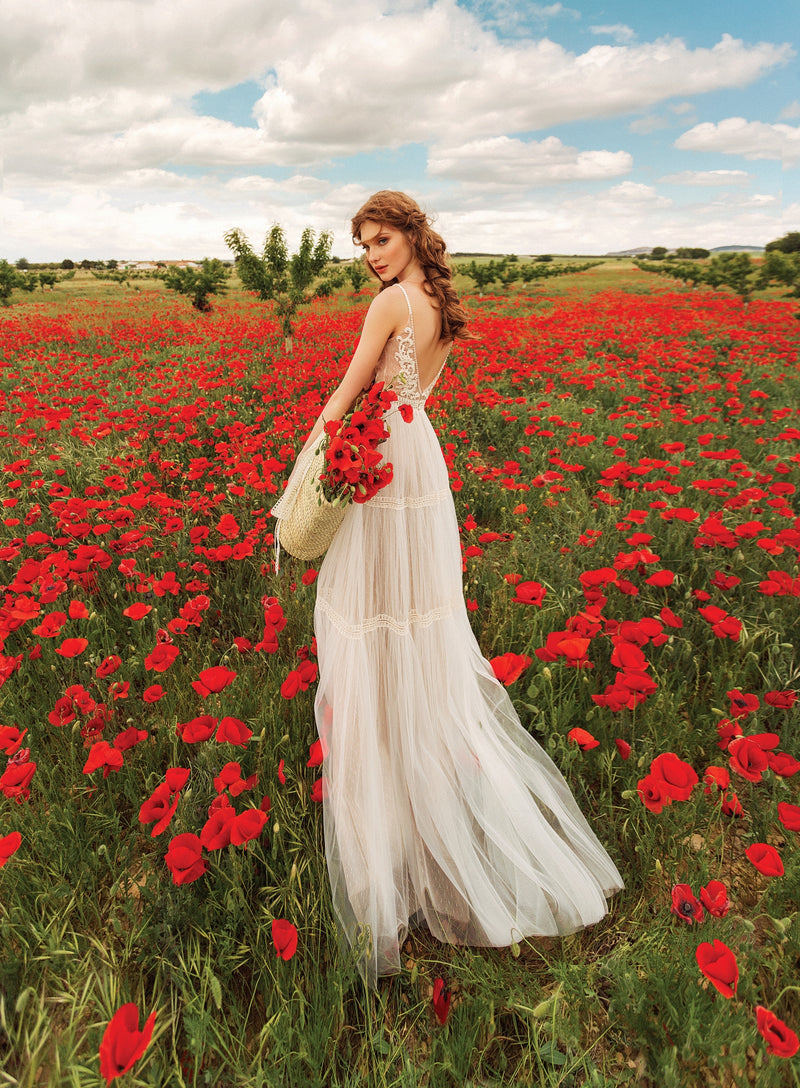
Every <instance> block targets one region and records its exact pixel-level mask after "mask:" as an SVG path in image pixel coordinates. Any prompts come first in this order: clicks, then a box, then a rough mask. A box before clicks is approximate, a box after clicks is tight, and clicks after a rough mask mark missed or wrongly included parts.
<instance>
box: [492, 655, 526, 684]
mask: <svg viewBox="0 0 800 1088" xmlns="http://www.w3.org/2000/svg"><path fill="white" fill-rule="evenodd" d="M530 663H531V658H529V657H528V656H527V654H515V653H511V652H509V653H505V654H501V655H500V656H499V657H493V658H492V659H491V661H490V662H489V664H490V665H491V666H492V671H493V672H494V674H495V676H496V677H497V679H498V680H499V681H500V683H501V684H504V685H505V687H509V686H510V685H511V684H513V683H514V681H515V680H518V679H519V677H520V676H522V674H523V672H524V671H525V670H526V669H527V667H528V666H529V665H530Z"/></svg>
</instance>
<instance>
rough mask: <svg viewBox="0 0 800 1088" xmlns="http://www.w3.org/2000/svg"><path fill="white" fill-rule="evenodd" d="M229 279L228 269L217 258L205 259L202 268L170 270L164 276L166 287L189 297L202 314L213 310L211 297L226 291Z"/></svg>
mask: <svg viewBox="0 0 800 1088" xmlns="http://www.w3.org/2000/svg"><path fill="white" fill-rule="evenodd" d="M227 277H228V270H227V268H226V267H225V265H224V264H223V263H222V261H220V260H219V259H218V258H216V257H214V258H213V259H212V260H209V258H208V257H204V258H203V264H202V266H201V267H200V268H170V269H168V270H167V271H166V272H165V273H164V274H163V280H164V284H165V286H166V287H168V288H169V290H170V291H177V292H178V294H179V295H188V296H189V298H190V299H191V300H192V306H194V308H195V310H199V311H200V312H201V313H208V311H209V310H210V309H211V303H210V301H209V298H208V296H209V295H216V294H219V293H220V292H221V291H224V290H225V280H226V279H227Z"/></svg>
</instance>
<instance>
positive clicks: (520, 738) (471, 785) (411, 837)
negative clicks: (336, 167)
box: [273, 191, 622, 985]
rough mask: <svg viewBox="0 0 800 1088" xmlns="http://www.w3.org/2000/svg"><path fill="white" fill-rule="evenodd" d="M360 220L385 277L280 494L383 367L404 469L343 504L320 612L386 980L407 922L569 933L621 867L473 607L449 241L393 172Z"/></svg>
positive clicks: (498, 942) (333, 787)
mask: <svg viewBox="0 0 800 1088" xmlns="http://www.w3.org/2000/svg"><path fill="white" fill-rule="evenodd" d="M352 233H353V239H354V241H355V242H356V244H357V245H360V246H361V247H362V248H363V250H364V256H365V260H366V264H367V267H368V268H369V269H370V271H371V272H372V274H373V275H374V276H375V277H376V278H377V279H378V280H379V281H380V284H381V287H380V292H379V294H378V295H377V296H376V298H375V299H374V300H373V302H372V304H371V305H370V307H369V311H368V313H367V316H366V318H365V320H364V325H363V328H362V331H361V336H360V339H359V341H358V344H357V346H356V349H355V352H354V354H353V357H352V361H351V362H350V365H349V367H348V368H347V372H346V373H345V375H344V377H343V378H342V380H341V382H340V383H339V385H338V386H337V388H336V389H335V390H334V392H333V393H332V395H331V396H330V397H329V398H328V400H327V402H326V403H325V405H324V408H323V410H322V413H321V414H320V417H319V419H318V420H317V422H316V423H315V425H314V427H313V428H312V430H311V432H310V434H309V436H308V438H307V440H306V442H305V445H304V447H303V450H302V451H301V453H300V456H299V457H298V460H297V463H296V465H295V468H294V469H293V471H292V474H291V476H290V478H289V481H288V483H287V488H286V491H285V492H284V494H283V496H282V497H281V499H280V500H279V502H278V503H277V504H276V505H275V506H274V507H273V514H274V515H275V516H276V517H278V518H280V517H281V515H282V514H285V512H286V510H287V509H288V507H289V505H290V503H291V498H292V495H293V493H294V492H295V490H296V488H297V486H298V484H299V482H300V480H301V479H302V476H303V471H304V468H305V466H306V464H307V463H308V458H309V456H310V455H311V453H312V452H313V450H314V448H315V446H316V444H317V439H318V437H319V436H320V434H321V433H322V429H323V427H324V424H325V421H326V420H331V419H337V418H341V416H342V415H343V414H344V413H345V412H346V411H348V410H349V409H350V408H351V407H352V405H353V403H354V402H355V400H356V398H357V397H358V395H359V394H360V393H361V391H362V390H363V389H365V388H368V387H369V386H370V385H371V384H372V382H373V381H383V382H385V384H386V386H387V387H389V388H391V389H393V390H394V391H395V392H396V393H397V394H398V398H399V401H398V403H397V404H395V405H393V406H392V409H391V410H390V412H389V413H388V415H387V424H388V426H389V428H390V435H389V438H388V439H387V440H386V442H385V443H384V444H383V446H382V447H379V448H380V449H381V450H382V452H383V455H384V458H385V460H387V461H390V462H391V463H392V465H393V466H394V475H393V479H392V481H391V483H390V484H389V485H388V486H387V487H385V488H384V489H383V490H382V491H380V492H378V494H376V495H374V496H373V497H372V498H371V499H370V500H369V501H368V502H366V503H363V504H351V505H350V506H349V507H348V508H347V512H346V514H345V517H344V520H343V522H342V525H341V528H340V529H339V531H338V533H337V535H336V537H335V538H334V540H333V543H332V544H331V546H330V548H329V550H328V553H327V555H326V556H325V559H324V560H323V562H322V565H321V568H320V571H319V576H318V578H317V600H316V608H315V612H314V628H315V633H316V639H317V651H318V658H319V686H318V689H317V694H316V699H315V716H316V723H317V729H318V731H319V735H320V739H321V742H322V750H323V752H324V754H325V755H324V763H323V773H324V777H325V784H326V790H325V794H324V801H323V819H324V829H325V852H326V858H327V864H328V873H329V876H330V882H331V891H332V895H333V904H334V908H335V912H336V915H337V918H338V920H339V924H340V926H341V929H342V931H343V933H344V934H345V936H346V938H347V940H348V941H349V943H350V944H351V945H352V946H353V947H354V948H355V950H356V953H357V955H358V957H359V964H360V967H361V970H362V973H363V974H364V976H365V977H366V978H367V979H368V981H369V982H370V983H371V984H372V985H375V982H376V979H377V977H378V976H379V975H384V974H393V973H397V972H398V971H400V969H401V967H400V947H401V945H402V943H403V941H404V939H405V937H406V934H407V933H408V930H409V927H410V926H411V925H413V924H423V923H424V924H425V925H426V926H427V927H428V929H429V930H430V932H431V933H432V934H433V936H434V937H436V938H437V939H438V940H440V941H444V942H448V943H451V944H465V945H476V946H495V947H502V946H506V945H510V944H512V943H513V942H517V941H520V940H521V939H523V938H525V937H535V936H543V935H547V936H552V935H556V934H564V933H569V932H572V931H574V930H576V929H579V928H580V927H582V926H587V925H590V924H592V923H594V922H596V921H598V920H599V919H600V918H602V917H603V916H604V915H605V914H606V912H607V909H608V906H607V902H606V900H607V898H608V897H609V896H610V895H612V894H613V893H614V892H616V891H618V890H619V889H620V888H621V887H622V880H621V877H620V875H619V873H618V871H617V869H616V867H615V865H614V863H613V862H612V861H611V859H610V858H609V856H608V854H607V853H606V852H605V850H604V849H603V847H602V846H601V844H600V842H599V841H598V839H597V838H596V836H595V834H594V832H593V831H592V829H591V828H590V826H589V824H588V822H587V820H586V819H585V817H584V816H583V814H582V813H581V812H580V810H579V808H578V806H577V804H576V802H575V799H574V798H573V796H572V794H571V792H570V790H569V788H568V786H567V785H566V782H565V781H564V779H563V778H562V776H561V774H560V772H559V771H558V769H557V768H556V766H555V764H554V763H553V762H552V760H551V759H550V757H549V756H548V755H547V754H546V753H545V752H544V750H543V749H542V748H541V747H540V745H539V744H537V742H536V741H535V740H534V739H533V738H532V737H531V736H530V735H529V734H528V733H527V732H526V731H525V729H524V728H523V726H522V724H521V722H520V720H519V718H518V716H517V714H516V712H515V710H514V708H513V706H512V704H511V701H510V699H509V697H508V693H507V691H506V689H505V688H504V687H503V686H502V685H501V684H500V683H499V681H498V680H497V679H496V678H495V675H494V672H493V671H492V668H491V666H490V664H489V662H488V661H487V660H486V659H485V658H484V657H483V655H482V653H481V651H480V649H479V647H478V643H477V642H476V640H475V637H474V635H473V633H472V629H471V627H470V624H469V619H468V616H467V610H466V606H465V602H464V597H463V590H462V582H461V574H462V568H461V548H460V542H459V530H458V524H457V520H456V513H455V507H454V504H453V499H452V495H451V492H450V488H449V481H448V472H447V467H446V465H445V461H444V458H443V456H442V451H441V448H440V446H439V442H438V439H437V437H436V433H435V431H434V429H433V426H432V425H431V422H430V420H429V419H428V417H427V415H426V414H425V402H426V400H427V398H428V396H429V394H430V392H431V390H432V389H433V387H434V386H435V384H436V380H437V378H438V377H439V374H440V373H441V371H442V368H443V367H444V365H445V362H446V360H447V356H448V353H449V350H450V347H451V345H452V343H453V340H455V339H466V338H468V337H469V333H468V331H467V327H466V325H467V318H466V313H465V311H464V309H463V308H462V307H461V305H460V303H459V300H458V297H457V295H456V293H455V289H454V287H453V284H452V276H451V271H450V268H449V265H448V263H447V259H446V255H445V245H444V242H443V240H442V239H441V237H440V236H439V235H438V234H437V233H436V232H435V231H434V230H432V228H431V226H430V221H429V219H428V217H427V216H426V215H425V213H424V212H422V211H421V210H420V208H419V207H418V205H417V204H416V203H415V202H414V201H413V200H412V199H411V198H410V197H408V196H406V195H405V194H403V193H398V192H391V191H383V192H379V193H376V194H375V195H374V196H373V197H371V198H370V199H369V200H368V201H367V202H366V204H364V205H363V207H362V208H360V209H359V211H358V212H357V213H356V215H355V216H354V217H353V220H352ZM406 405H407V406H409V407H410V409H411V411H409V409H408V408H406V409H405V411H404V412H403V414H402V416H401V414H400V411H399V407H400V406H406ZM407 417H410V420H409V422H406V421H405V420H406V418H407Z"/></svg>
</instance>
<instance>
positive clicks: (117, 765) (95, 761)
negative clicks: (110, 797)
mask: <svg viewBox="0 0 800 1088" xmlns="http://www.w3.org/2000/svg"><path fill="white" fill-rule="evenodd" d="M122 764H123V757H122V752H120V751H119V749H117V748H114V747H113V746H112V745H111V744H109V743H108V741H107V740H98V741H95V743H94V744H93V745H92V747H91V748H90V749H89V756H88V758H87V760H86V763H85V764H84V766H83V773H84V774H91V773H92V771H96V770H97V769H98V767H102V768H103V778H108V776H109V774H111V772H112V771H115V772H116V771H119V770H120V769H121V767H122Z"/></svg>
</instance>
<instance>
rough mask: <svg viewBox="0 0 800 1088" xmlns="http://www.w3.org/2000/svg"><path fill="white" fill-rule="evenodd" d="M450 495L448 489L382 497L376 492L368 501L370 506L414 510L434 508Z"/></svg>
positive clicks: (382, 495)
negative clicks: (424, 493)
mask: <svg viewBox="0 0 800 1088" xmlns="http://www.w3.org/2000/svg"><path fill="white" fill-rule="evenodd" d="M449 494H450V488H449V487H445V488H441V489H440V490H439V491H429V492H428V494H427V495H384V494H382V493H381V492H378V494H377V495H373V496H372V498H371V499H370V500H369V505H370V506H384V507H388V508H389V509H391V510H415V509H417V508H419V507H422V506H436V504H437V503H440V502H444V500H445V499H446V498H447V497H448V495H449Z"/></svg>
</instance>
